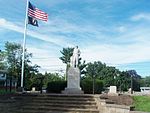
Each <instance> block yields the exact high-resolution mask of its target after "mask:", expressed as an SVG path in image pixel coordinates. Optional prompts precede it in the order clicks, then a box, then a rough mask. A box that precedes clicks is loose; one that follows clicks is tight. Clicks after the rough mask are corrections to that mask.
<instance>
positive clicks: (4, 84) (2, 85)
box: [0, 70, 17, 89]
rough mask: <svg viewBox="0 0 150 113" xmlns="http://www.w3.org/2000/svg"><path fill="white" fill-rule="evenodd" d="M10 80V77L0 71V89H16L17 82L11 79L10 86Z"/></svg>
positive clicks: (3, 71)
mask: <svg viewBox="0 0 150 113" xmlns="http://www.w3.org/2000/svg"><path fill="white" fill-rule="evenodd" d="M10 82H11V80H10V77H9V75H8V73H7V71H5V70H0V89H7V88H9V87H10V85H11V86H12V88H13V89H16V86H17V80H16V79H15V78H13V77H12V82H11V84H10Z"/></svg>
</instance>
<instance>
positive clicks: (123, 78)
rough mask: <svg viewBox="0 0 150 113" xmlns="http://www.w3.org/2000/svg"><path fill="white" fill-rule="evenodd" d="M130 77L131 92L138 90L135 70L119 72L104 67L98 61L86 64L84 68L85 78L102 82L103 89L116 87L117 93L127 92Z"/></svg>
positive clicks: (137, 76) (110, 67)
mask: <svg viewBox="0 0 150 113" xmlns="http://www.w3.org/2000/svg"><path fill="white" fill-rule="evenodd" d="M131 76H132V77H133V90H135V91H138V90H139V88H140V76H139V75H138V74H137V73H136V71H135V70H129V71H123V72H121V71H119V70H118V69H116V68H115V67H112V66H106V64H103V63H101V62H100V61H97V62H94V63H88V64H87V66H86V73H85V77H91V78H93V77H95V78H96V79H98V80H102V81H103V83H104V87H109V86H111V85H116V86H117V88H118V90H119V91H127V90H128V89H129V88H130V87H131Z"/></svg>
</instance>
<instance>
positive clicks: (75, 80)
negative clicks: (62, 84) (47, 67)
mask: <svg viewBox="0 0 150 113" xmlns="http://www.w3.org/2000/svg"><path fill="white" fill-rule="evenodd" d="M67 74H68V77H67V88H65V90H64V91H62V93H63V94H83V93H84V92H83V91H82V90H81V88H80V70H79V68H74V67H70V68H69V69H68V72H67Z"/></svg>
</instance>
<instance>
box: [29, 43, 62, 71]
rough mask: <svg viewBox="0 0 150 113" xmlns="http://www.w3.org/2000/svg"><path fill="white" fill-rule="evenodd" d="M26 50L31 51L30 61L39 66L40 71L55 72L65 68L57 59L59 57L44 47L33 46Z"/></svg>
mask: <svg viewBox="0 0 150 113" xmlns="http://www.w3.org/2000/svg"><path fill="white" fill-rule="evenodd" d="M28 51H29V52H30V53H33V58H32V63H33V64H37V65H39V66H41V68H40V72H42V73H44V72H45V71H47V72H57V71H59V70H65V64H63V63H62V61H61V60H60V59H59V57H58V56H57V55H55V54H53V56H52V53H53V51H49V50H46V49H40V48H35V47H33V46H30V47H28Z"/></svg>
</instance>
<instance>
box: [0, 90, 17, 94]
mask: <svg viewBox="0 0 150 113" xmlns="http://www.w3.org/2000/svg"><path fill="white" fill-rule="evenodd" d="M12 93H15V90H12V91H11V92H9V90H8V91H7V92H6V90H5V89H0V95H1V94H12Z"/></svg>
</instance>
